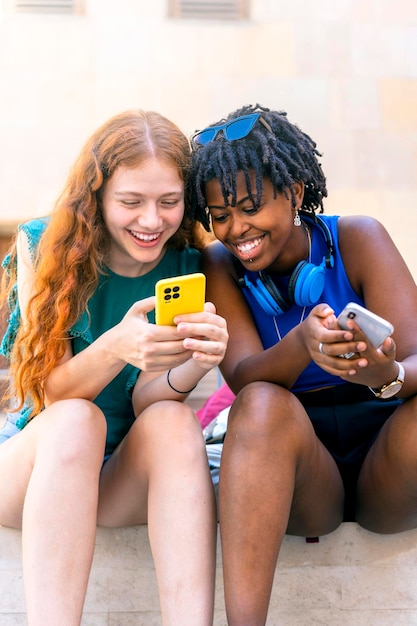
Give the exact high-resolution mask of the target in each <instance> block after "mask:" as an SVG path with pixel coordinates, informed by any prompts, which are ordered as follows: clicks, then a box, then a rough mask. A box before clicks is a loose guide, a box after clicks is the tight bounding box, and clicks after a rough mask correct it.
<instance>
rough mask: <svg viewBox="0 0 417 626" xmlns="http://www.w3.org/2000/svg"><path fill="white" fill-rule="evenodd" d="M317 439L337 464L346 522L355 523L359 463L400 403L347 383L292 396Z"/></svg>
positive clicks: (394, 399) (360, 463)
mask: <svg viewBox="0 0 417 626" xmlns="http://www.w3.org/2000/svg"><path fill="white" fill-rule="evenodd" d="M295 395H296V396H297V398H298V399H299V400H300V401H301V403H302V404H303V406H304V408H305V410H306V412H307V413H308V415H309V417H310V419H311V422H312V424H313V427H314V430H315V432H316V435H317V437H318V438H319V439H320V441H321V442H322V443H323V444H324V446H325V447H326V448H327V449H328V451H329V452H330V454H331V455H332V457H333V458H334V460H335V461H336V463H337V466H338V468H339V471H340V473H341V476H342V479H343V484H344V486H345V492H346V496H345V515H344V520H345V521H354V519H355V509H356V483H357V480H358V475H359V472H360V469H361V467H362V463H363V461H364V459H365V457H366V455H367V453H368V451H369V449H370V447H371V446H372V444H373V442H374V441H375V439H376V437H377V435H378V433H379V431H380V429H381V427H382V426H383V425H384V423H385V422H386V421H387V419H388V418H389V417H390V416H391V415H392V413H393V412H394V411H395V409H396V408H397V407H398V406H399V405H400V404H401V402H402V400H399V399H398V398H393V399H390V400H378V399H377V398H375V396H374V395H373V393H372V392H371V391H370V390H369V389H368V388H367V387H364V386H363V385H354V384H353V383H346V384H342V385H338V386H336V387H332V388H330V389H322V390H320V391H313V392H307V393H297V394H295Z"/></svg>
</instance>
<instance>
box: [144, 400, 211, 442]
mask: <svg viewBox="0 0 417 626" xmlns="http://www.w3.org/2000/svg"><path fill="white" fill-rule="evenodd" d="M137 424H138V426H139V427H140V429H141V433H140V436H141V437H146V438H147V439H148V440H149V442H151V441H152V440H153V443H154V445H157V446H159V447H160V446H169V447H170V448H171V449H172V448H175V447H178V448H181V450H182V451H185V452H190V453H192V452H193V451H194V450H196V449H199V448H201V449H202V450H205V447H204V438H203V433H202V429H201V425H200V423H199V421H198V420H197V418H196V416H195V414H194V412H193V410H192V409H191V407H190V406H188V405H187V404H184V403H182V402H175V401H161V402H157V403H155V404H153V405H152V406H150V407H149V408H148V409H146V410H145V411H144V412H143V413H142V415H141V416H140V418H139V419H138V420H137ZM182 453H183V452H182Z"/></svg>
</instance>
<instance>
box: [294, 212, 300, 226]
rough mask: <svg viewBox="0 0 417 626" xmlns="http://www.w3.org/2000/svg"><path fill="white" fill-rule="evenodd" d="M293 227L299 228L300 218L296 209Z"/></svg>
mask: <svg viewBox="0 0 417 626" xmlns="http://www.w3.org/2000/svg"><path fill="white" fill-rule="evenodd" d="M294 226H301V217H300V216H299V215H298V209H295V214H294Z"/></svg>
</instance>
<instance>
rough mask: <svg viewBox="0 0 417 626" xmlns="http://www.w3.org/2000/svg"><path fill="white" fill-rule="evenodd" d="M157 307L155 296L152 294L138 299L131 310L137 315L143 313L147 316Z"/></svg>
mask: <svg viewBox="0 0 417 626" xmlns="http://www.w3.org/2000/svg"><path fill="white" fill-rule="evenodd" d="M154 308H155V296H150V297H149V298H144V299H143V300H138V301H137V302H135V303H134V304H133V305H132V307H131V311H132V312H133V313H135V314H136V315H142V317H146V314H147V313H150V311H153V310H154Z"/></svg>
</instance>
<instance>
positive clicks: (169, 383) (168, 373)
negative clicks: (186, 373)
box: [167, 370, 197, 394]
mask: <svg viewBox="0 0 417 626" xmlns="http://www.w3.org/2000/svg"><path fill="white" fill-rule="evenodd" d="M170 373H171V370H168V371H167V383H168V385H169V386H170V387H171V389H172V390H173V391H176V392H177V393H182V394H187V393H191V392H192V390H193V389H195V388H196V387H197V385H194V387H191V389H188V391H180V390H179V389H175V387H174V386H173V385H172V384H171V381H170V380H169V375H170Z"/></svg>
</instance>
